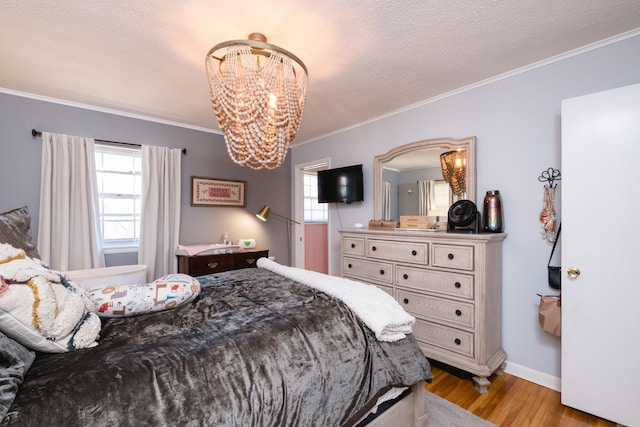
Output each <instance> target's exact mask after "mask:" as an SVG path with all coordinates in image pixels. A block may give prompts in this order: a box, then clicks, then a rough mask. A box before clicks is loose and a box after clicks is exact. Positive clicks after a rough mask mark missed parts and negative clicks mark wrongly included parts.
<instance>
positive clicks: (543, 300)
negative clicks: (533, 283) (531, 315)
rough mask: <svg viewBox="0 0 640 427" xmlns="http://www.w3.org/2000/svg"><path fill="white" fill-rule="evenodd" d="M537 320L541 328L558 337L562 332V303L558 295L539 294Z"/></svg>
mask: <svg viewBox="0 0 640 427" xmlns="http://www.w3.org/2000/svg"><path fill="white" fill-rule="evenodd" d="M538 296H539V297H540V307H539V308H538V321H539V322H540V326H542V330H543V331H545V332H549V333H550V334H551V335H553V336H556V337H559V336H560V335H561V334H562V310H561V308H562V303H561V298H560V295H540V294H538Z"/></svg>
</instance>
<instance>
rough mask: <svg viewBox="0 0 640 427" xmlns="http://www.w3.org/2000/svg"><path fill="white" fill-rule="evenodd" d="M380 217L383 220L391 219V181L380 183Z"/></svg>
mask: <svg viewBox="0 0 640 427" xmlns="http://www.w3.org/2000/svg"><path fill="white" fill-rule="evenodd" d="M382 219H383V220H384V221H389V220H390V219H391V183H390V182H389V181H384V182H383V183H382Z"/></svg>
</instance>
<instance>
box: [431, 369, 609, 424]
mask: <svg viewBox="0 0 640 427" xmlns="http://www.w3.org/2000/svg"><path fill="white" fill-rule="evenodd" d="M432 372H433V375H434V376H435V378H434V380H433V382H432V383H431V384H427V385H426V389H427V390H429V391H430V392H432V393H434V394H436V395H438V396H440V397H443V398H445V399H447V400H448V401H450V402H453V403H455V404H456V405H458V406H461V407H463V408H465V409H467V410H468V411H470V412H472V413H474V414H476V415H477V416H479V417H481V418H483V419H485V420H487V421H490V422H492V423H494V424H496V425H498V426H501V427H508V426H514V427H520V426H544V427H547V426H549V427H552V426H562V427H565V426H598V427H605V426H606V427H609V426H613V427H615V426H616V424H615V423H612V422H610V421H606V420H603V419H600V418H598V417H595V416H593V415H590V414H587V413H584V412H581V411H578V410H576V409H573V408H569V407H567V406H564V405H562V404H561V403H560V393H559V392H557V391H554V390H551V389H549V388H546V387H543V386H540V385H538V384H534V383H532V382H529V381H527V380H523V379H521V378H518V377H516V376H513V375H509V374H504V375H502V376H495V375H494V376H493V377H492V378H491V386H490V387H489V393H487V394H480V393H478V392H477V391H476V389H475V388H474V386H473V380H471V379H462V378H459V377H457V376H455V375H453V374H450V373H448V372H445V371H443V370H442V369H440V368H437V367H433V368H432Z"/></svg>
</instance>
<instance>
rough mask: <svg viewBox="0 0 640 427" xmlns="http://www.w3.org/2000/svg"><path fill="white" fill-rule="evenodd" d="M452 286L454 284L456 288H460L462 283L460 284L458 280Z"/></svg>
mask: <svg viewBox="0 0 640 427" xmlns="http://www.w3.org/2000/svg"><path fill="white" fill-rule="evenodd" d="M453 286H455V287H456V288H458V289H460V287H461V286H462V285H461V284H460V282H456V283H455V285H453Z"/></svg>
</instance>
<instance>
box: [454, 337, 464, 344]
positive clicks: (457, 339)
mask: <svg viewBox="0 0 640 427" xmlns="http://www.w3.org/2000/svg"><path fill="white" fill-rule="evenodd" d="M453 342H454V343H456V345H460V344H462V341H460V338H456V339H455V340H453Z"/></svg>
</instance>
